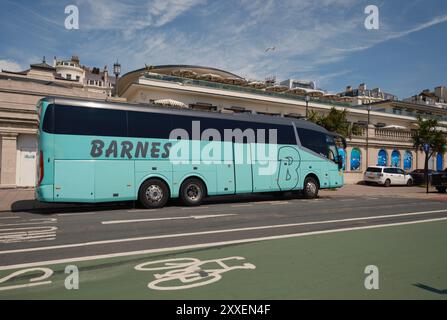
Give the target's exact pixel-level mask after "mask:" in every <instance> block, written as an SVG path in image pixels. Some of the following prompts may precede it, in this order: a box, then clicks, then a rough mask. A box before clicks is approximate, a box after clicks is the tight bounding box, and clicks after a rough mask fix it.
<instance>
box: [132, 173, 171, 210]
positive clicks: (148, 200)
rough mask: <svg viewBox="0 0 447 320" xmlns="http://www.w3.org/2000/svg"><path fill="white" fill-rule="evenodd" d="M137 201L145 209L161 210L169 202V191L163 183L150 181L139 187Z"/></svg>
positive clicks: (154, 180)
mask: <svg viewBox="0 0 447 320" xmlns="http://www.w3.org/2000/svg"><path fill="white" fill-rule="evenodd" d="M139 199H140V203H141V204H142V205H143V206H144V207H145V208H147V209H157V208H163V207H164V206H165V205H166V203H167V202H168V200H169V189H168V187H167V186H166V184H165V183H164V182H163V181H160V180H157V179H151V180H148V181H146V182H145V183H143V185H142V186H141V188H140V194H139Z"/></svg>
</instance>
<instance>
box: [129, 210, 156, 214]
mask: <svg viewBox="0 0 447 320" xmlns="http://www.w3.org/2000/svg"><path fill="white" fill-rule="evenodd" d="M155 211H160V210H158V209H136V210H127V212H128V213H145V212H155Z"/></svg>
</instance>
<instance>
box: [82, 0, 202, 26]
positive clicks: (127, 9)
mask: <svg viewBox="0 0 447 320" xmlns="http://www.w3.org/2000/svg"><path fill="white" fill-rule="evenodd" d="M205 1H206V0H152V1H141V0H139V1H134V2H132V3H125V2H123V1H119V0H77V4H78V5H79V6H80V7H81V12H83V15H84V17H82V16H81V23H82V25H81V28H86V29H88V30H95V29H99V30H122V31H124V32H126V34H129V33H132V32H134V31H135V30H141V29H144V28H147V27H161V26H164V25H166V24H168V23H170V22H172V21H173V20H175V19H176V18H177V17H179V16H181V15H182V14H184V13H185V12H187V11H188V10H190V9H191V8H192V7H194V6H196V5H198V4H202V3H204V2H205Z"/></svg>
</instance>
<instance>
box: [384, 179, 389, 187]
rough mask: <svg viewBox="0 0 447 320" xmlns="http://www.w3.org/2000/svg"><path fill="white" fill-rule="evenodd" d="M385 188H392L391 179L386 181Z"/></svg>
mask: <svg viewBox="0 0 447 320" xmlns="http://www.w3.org/2000/svg"><path fill="white" fill-rule="evenodd" d="M383 186H384V187H385V188H389V187H391V180H390V179H387V180H386V181H385V184H384V185H383Z"/></svg>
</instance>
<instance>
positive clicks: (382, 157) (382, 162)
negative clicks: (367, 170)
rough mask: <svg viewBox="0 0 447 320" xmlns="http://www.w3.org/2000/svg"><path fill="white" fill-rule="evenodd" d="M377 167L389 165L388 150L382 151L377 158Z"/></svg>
mask: <svg viewBox="0 0 447 320" xmlns="http://www.w3.org/2000/svg"><path fill="white" fill-rule="evenodd" d="M377 165H379V166H381V167H386V166H387V165H388V153H387V152H386V150H380V151H379V155H378V157H377Z"/></svg>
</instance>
